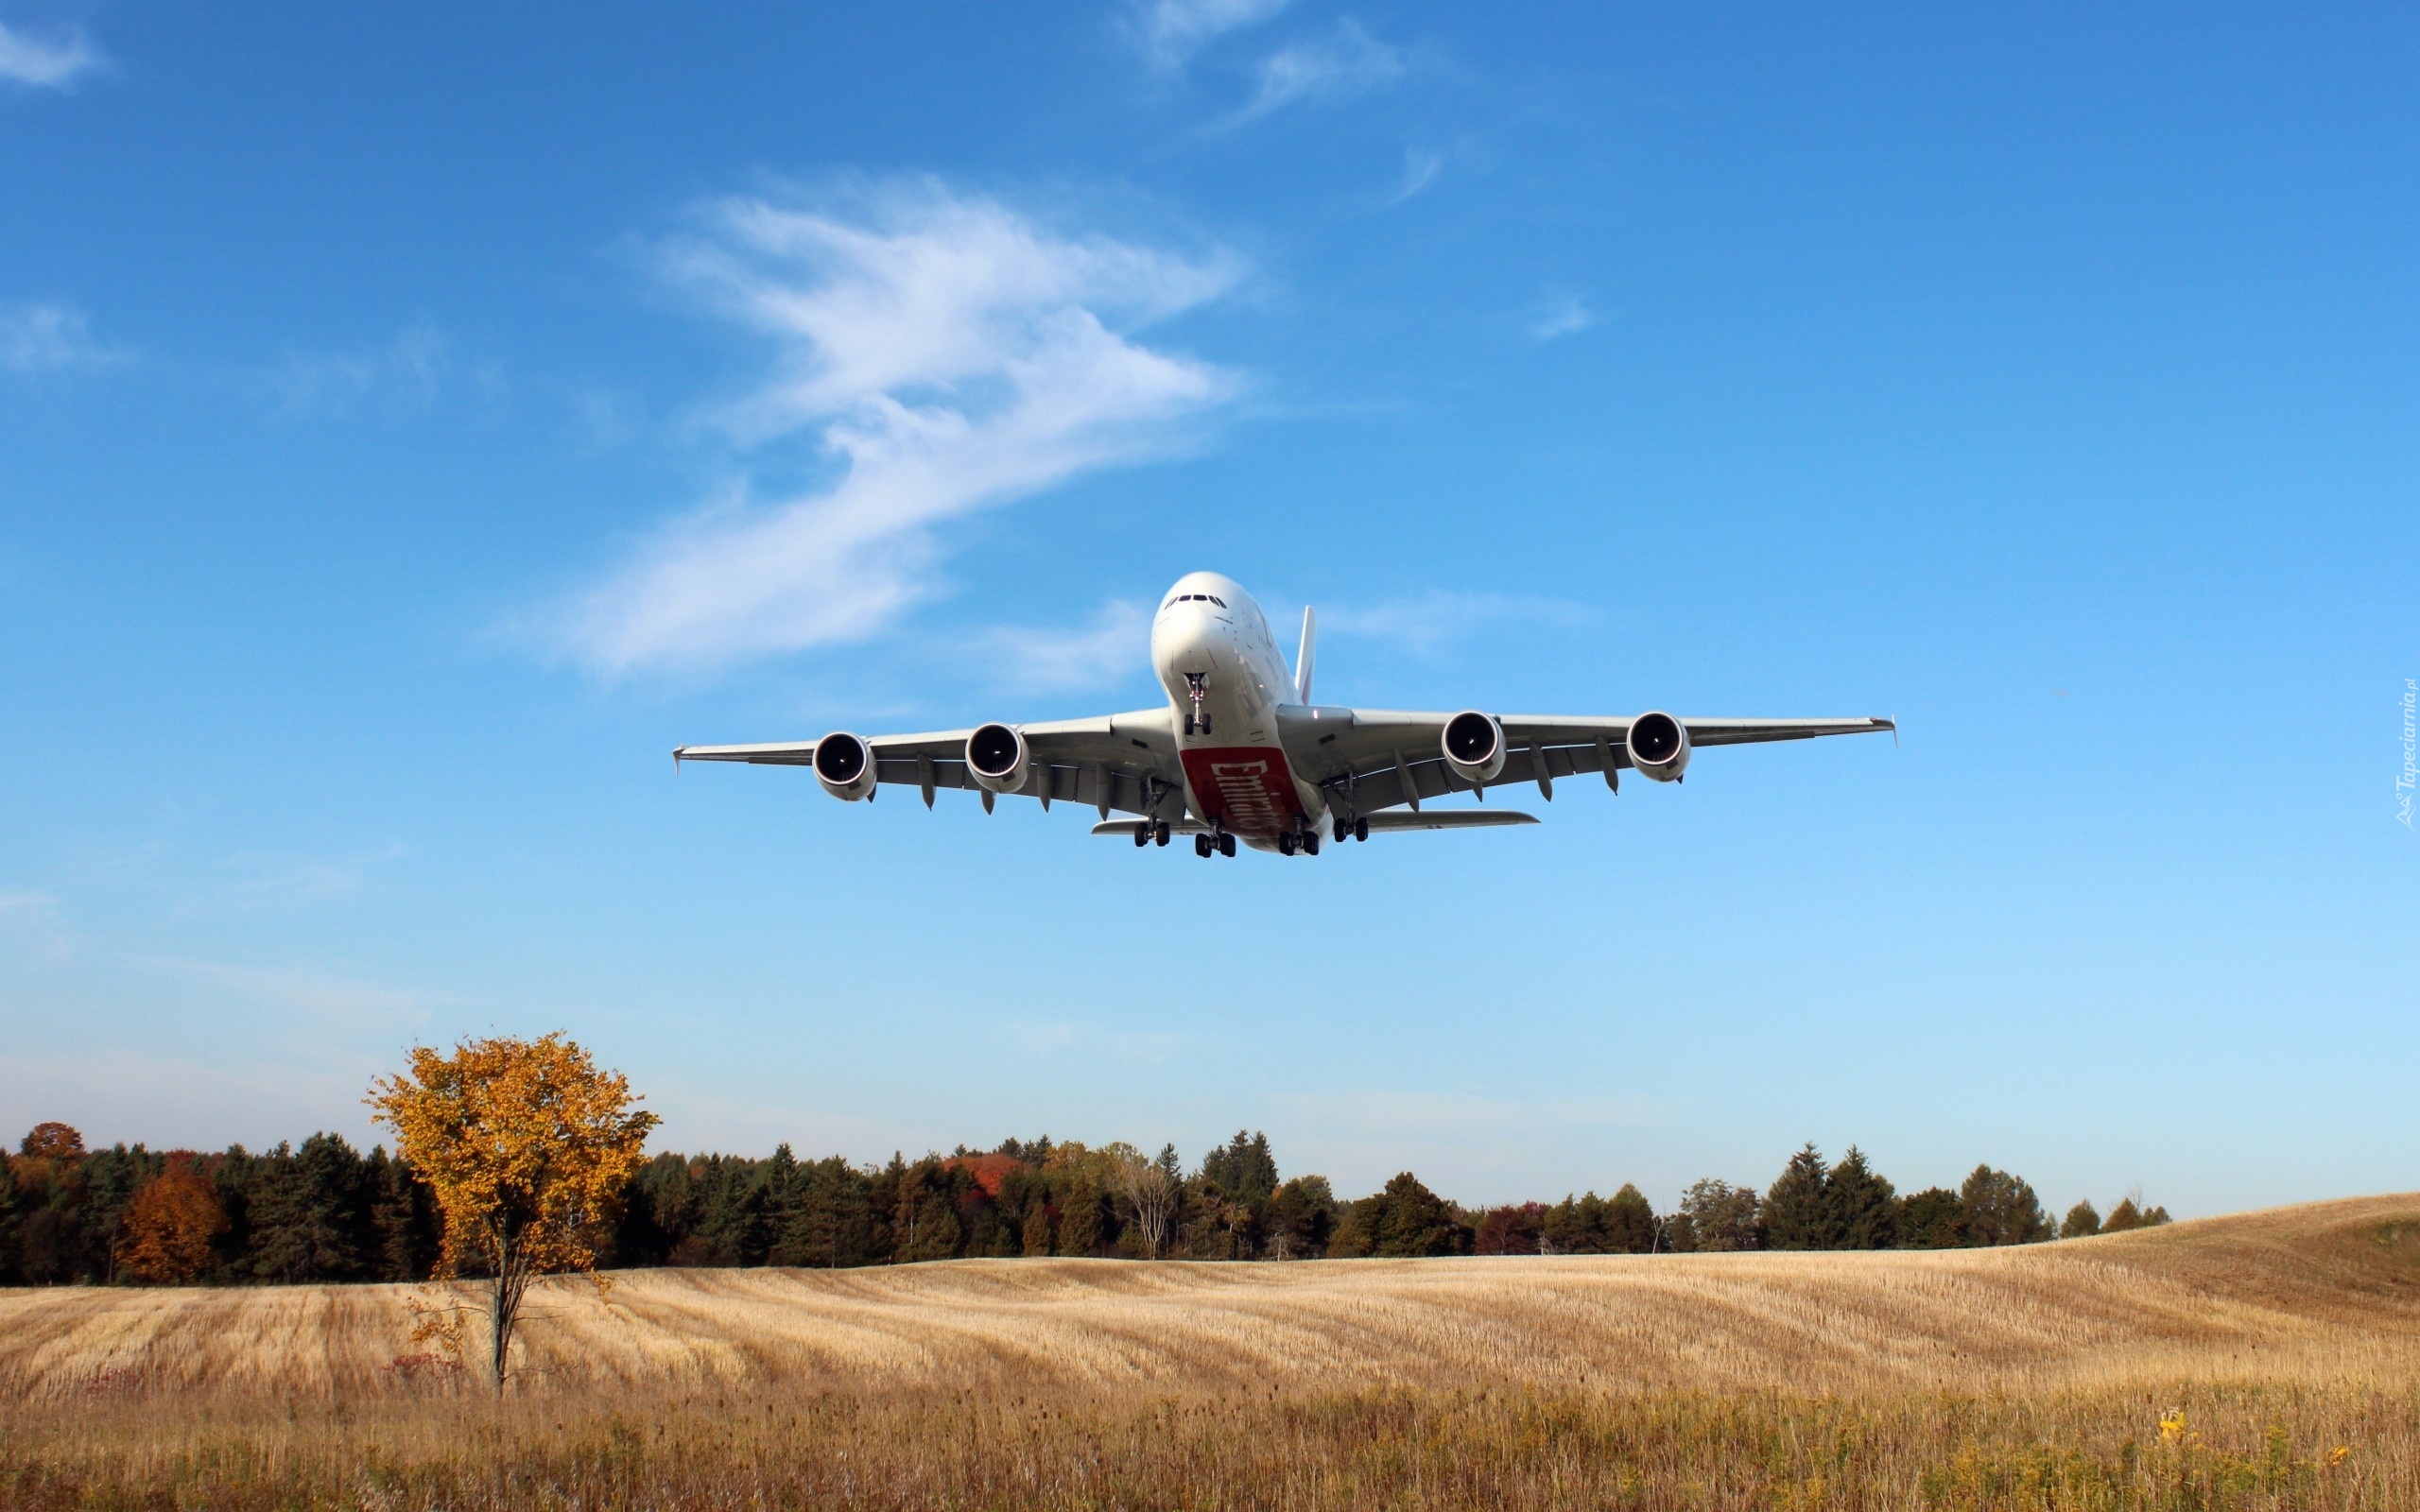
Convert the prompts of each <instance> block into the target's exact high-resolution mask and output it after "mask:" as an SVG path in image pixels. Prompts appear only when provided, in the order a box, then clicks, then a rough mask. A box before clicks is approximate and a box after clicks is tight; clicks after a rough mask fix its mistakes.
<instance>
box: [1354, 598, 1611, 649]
mask: <svg viewBox="0 0 2420 1512" xmlns="http://www.w3.org/2000/svg"><path fill="white" fill-rule="evenodd" d="M1587 617H1588V611H1587V610H1584V609H1582V607H1581V606H1580V605H1577V604H1573V603H1569V602H1566V601H1565V600H1563V599H1559V598H1541V597H1534V596H1531V595H1528V594H1518V593H1451V592H1446V591H1443V590H1432V591H1430V592H1428V593H1415V594H1411V595H1409V596H1406V597H1403V598H1392V599H1383V600H1380V601H1379V602H1377V603H1374V604H1362V605H1353V604H1341V605H1338V606H1336V607H1335V608H1332V609H1328V608H1323V609H1322V610H1320V627H1321V628H1322V630H1325V631H1328V632H1330V633H1332V634H1336V635H1348V636H1361V637H1366V638H1368V639H1372V640H1385V641H1389V642H1392V643H1393V644H1396V645H1398V646H1401V647H1403V648H1404V649H1406V650H1409V651H1413V652H1417V653H1420V654H1422V655H1427V654H1431V653H1433V652H1435V651H1437V650H1439V649H1440V648H1442V647H1443V646H1445V645H1447V644H1451V643H1453V642H1455V641H1460V640H1462V639H1465V638H1466V637H1468V636H1471V635H1473V634H1476V633H1477V632H1478V631H1479V630H1481V629H1484V628H1486V627H1489V626H1492V625H1501V624H1517V623H1528V624H1532V625H1555V626H1564V627H1569V626H1575V625H1579V624H1582V623H1583V622H1584V621H1585V620H1586V619H1587Z"/></svg>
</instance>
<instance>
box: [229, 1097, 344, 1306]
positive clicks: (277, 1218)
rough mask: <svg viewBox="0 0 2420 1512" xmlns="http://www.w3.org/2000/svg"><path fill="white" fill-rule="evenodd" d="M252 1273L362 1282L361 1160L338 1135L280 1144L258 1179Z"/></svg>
mask: <svg viewBox="0 0 2420 1512" xmlns="http://www.w3.org/2000/svg"><path fill="white" fill-rule="evenodd" d="M257 1182H258V1184H257V1186H256V1188H255V1191H254V1193H253V1196H252V1208H251V1219H252V1234H251V1269H252V1274H253V1275H255V1276H257V1277H259V1278H260V1279H261V1280H274V1281H289V1282H291V1281H343V1280H356V1279H357V1278H358V1277H359V1276H360V1274H361V1263H362V1243H361V1241H362V1238H363V1235H362V1232H361V1229H362V1228H363V1227H364V1225H363V1223H362V1217H363V1215H364V1214H365V1212H366V1204H364V1202H363V1201H362V1192H361V1157H360V1156H358V1155H356V1154H354V1149H353V1146H352V1145H350V1144H348V1143H345V1142H344V1140H343V1138H342V1137H341V1136H339V1135H335V1134H327V1133H320V1134H314V1135H312V1136H311V1137H310V1138H309V1139H307V1140H304V1141H303V1142H302V1149H300V1150H295V1149H292V1148H290V1147H288V1146H287V1145H285V1144H282V1143H281V1144H280V1145H278V1147H277V1148H276V1149H275V1150H272V1151H271V1152H270V1153H269V1156H268V1160H266V1161H264V1162H263V1165H262V1169H261V1170H260V1172H259V1173H258V1176H257Z"/></svg>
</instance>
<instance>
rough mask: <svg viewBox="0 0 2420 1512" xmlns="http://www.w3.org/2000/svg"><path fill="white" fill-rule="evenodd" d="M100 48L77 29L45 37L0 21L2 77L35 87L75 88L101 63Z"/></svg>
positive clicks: (13, 82)
mask: <svg viewBox="0 0 2420 1512" xmlns="http://www.w3.org/2000/svg"><path fill="white" fill-rule="evenodd" d="M102 61H103V60H102V58H101V55H100V52H99V50H98V49H96V48H95V47H94V46H93V44H92V43H89V42H86V41H85V40H84V35H83V33H81V32H78V31H69V32H65V33H63V34H61V36H59V37H57V38H55V39H51V40H47V41H46V40H44V39H43V38H40V37H35V36H31V35H28V34H27V33H26V32H22V31H15V30H12V29H10V28H9V26H6V25H5V24H0V79H5V80H7V81H8V82H9V83H12V84H23V85H26V86H27V87H28V88H32V89H58V90H64V89H73V88H74V87H75V85H76V81H77V80H78V79H79V78H81V77H84V76H85V75H86V74H89V73H91V72H92V71H93V70H94V69H95V68H98V67H100V66H101V63H102Z"/></svg>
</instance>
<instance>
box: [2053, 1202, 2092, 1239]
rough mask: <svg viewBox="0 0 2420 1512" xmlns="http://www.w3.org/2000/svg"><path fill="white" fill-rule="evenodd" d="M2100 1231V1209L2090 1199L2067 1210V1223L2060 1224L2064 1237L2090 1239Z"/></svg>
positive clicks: (2060, 1235) (2060, 1231)
mask: <svg viewBox="0 0 2420 1512" xmlns="http://www.w3.org/2000/svg"><path fill="white" fill-rule="evenodd" d="M2099 1232H2100V1210H2099V1209H2097V1208H2095V1207H2094V1206H2093V1205H2092V1203H2091V1201H2090V1200H2089V1199H2087V1200H2085V1201H2083V1202H2079V1203H2077V1204H2076V1205H2075V1206H2074V1207H2072V1208H2069V1209H2068V1210H2067V1217H2066V1222H2065V1223H2062V1224H2060V1225H2059V1237H2060V1238H2062V1239H2089V1238H2091V1237H2092V1236H2093V1235H2094V1234H2097V1233H2099Z"/></svg>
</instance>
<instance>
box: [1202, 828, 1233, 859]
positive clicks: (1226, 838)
mask: <svg viewBox="0 0 2420 1512" xmlns="http://www.w3.org/2000/svg"><path fill="white" fill-rule="evenodd" d="M1212 851H1217V852H1218V853H1219V854H1220V855H1222V856H1231V855H1234V854H1235V853H1236V837H1235V836H1234V835H1232V834H1226V833H1219V834H1197V835H1195V836H1194V837H1193V853H1194V854H1195V855H1197V856H1207V855H1209V854H1210V853H1211V852H1212Z"/></svg>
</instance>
